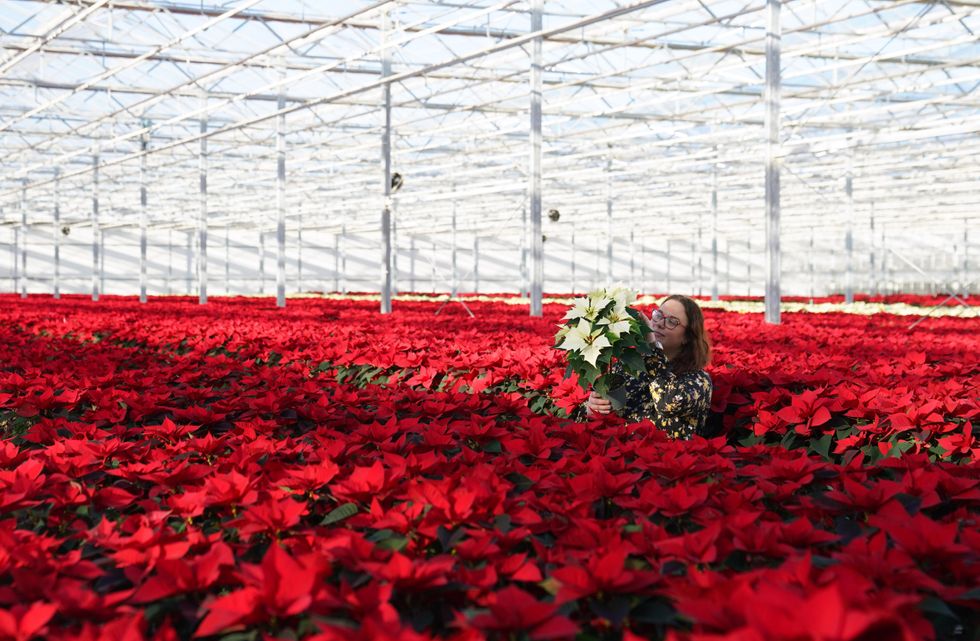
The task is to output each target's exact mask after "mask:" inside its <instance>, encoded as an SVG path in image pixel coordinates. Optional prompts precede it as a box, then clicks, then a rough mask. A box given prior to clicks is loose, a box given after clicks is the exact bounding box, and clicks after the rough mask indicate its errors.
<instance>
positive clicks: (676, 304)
mask: <svg viewBox="0 0 980 641" xmlns="http://www.w3.org/2000/svg"><path fill="white" fill-rule="evenodd" d="M660 312H661V313H662V314H663V315H664V318H662V319H660V320H659V321H658V320H657V319H656V318H655V316H656V314H654V317H651V320H652V321H653V335H654V336H655V337H656V338H657V340H658V341H660V344H661V345H663V346H664V353H665V354H667V357H668V358H670V357H671V356H676V355H677V354H679V353H680V351H681V347H682V346H683V345H684V334H685V332H686V331H687V329H686V328H687V312H685V311H684V305H682V304H681V302H680V301H679V300H669V301H667V302H666V303H664V304H663V305H661V306H660ZM671 318H674V319H677V321H679V323H678V324H677V326H676V327H674V328H671V327H670V326H671V324H673V321H671V320H670V319H671Z"/></svg>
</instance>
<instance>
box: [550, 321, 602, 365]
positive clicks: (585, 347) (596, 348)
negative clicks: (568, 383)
mask: <svg viewBox="0 0 980 641" xmlns="http://www.w3.org/2000/svg"><path fill="white" fill-rule="evenodd" d="M605 332H606V330H605V328H603V327H600V328H598V329H595V330H593V329H592V323H590V322H589V321H587V320H586V319H584V318H582V319H579V322H578V325H576V326H574V327H572V328H570V329H569V331H568V333H567V334H565V340H563V341H562V343H561V345H559V346H558V349H564V350H568V351H574V352H578V353H580V354H581V355H582V358H584V359H585V360H586V361H587V362H588V363H589V364H590V365H592V367H596V359H598V358H599V356H600V355H601V354H602V350H603V349H605V348H606V347H611V343H610V342H609V339H608V338H606V336H605Z"/></svg>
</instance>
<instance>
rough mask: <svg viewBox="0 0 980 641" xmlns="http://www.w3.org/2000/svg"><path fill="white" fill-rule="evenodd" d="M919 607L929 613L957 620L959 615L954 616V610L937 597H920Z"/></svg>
mask: <svg viewBox="0 0 980 641" xmlns="http://www.w3.org/2000/svg"><path fill="white" fill-rule="evenodd" d="M919 609H920V610H922V611H923V612H927V613H929V614H935V615H937V616H941V617H946V618H949V619H957V620H959V617H958V616H956V613H955V612H953V611H952V610H950V609H949V606H948V605H946V602H945V601H943V600H942V599H940V598H938V597H934V596H927V597H926V598H924V599H922V602H921V603H919Z"/></svg>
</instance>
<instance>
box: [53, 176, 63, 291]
mask: <svg viewBox="0 0 980 641" xmlns="http://www.w3.org/2000/svg"><path fill="white" fill-rule="evenodd" d="M51 240H52V244H53V245H54V282H53V283H52V289H53V292H52V293H53V295H54V298H55V300H57V299H59V298H61V169H59V168H57V167H55V169H54V234H53V238H52V239H51Z"/></svg>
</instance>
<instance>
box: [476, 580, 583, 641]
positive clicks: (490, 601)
mask: <svg viewBox="0 0 980 641" xmlns="http://www.w3.org/2000/svg"><path fill="white" fill-rule="evenodd" d="M486 605H487V608H488V609H489V612H488V613H487V614H481V615H478V616H476V617H475V618H474V619H473V621H472V622H471V625H472V626H473V627H475V628H477V629H480V630H484V631H486V632H519V631H525V632H526V633H527V635H528V637H529V638H531V639H534V640H535V641H544V640H546V639H566V638H572V637H574V636H575V634H576V633H578V628H577V627H576V626H575V624H573V623H572V622H571V621H570V620H568V619H567V618H566V617H563V616H561V615H559V614H557V610H558V608H557V607H556V606H555V605H552V604H548V603H542V602H541V601H538V600H537V599H535V598H534V597H532V596H531V595H530V594H528V593H527V592H525V591H524V590H521V589H520V588H518V587H514V586H510V587H506V588H504V589H503V590H500V591H499V592H493V593H491V594H490V595H489V596H488V597H487V600H486Z"/></svg>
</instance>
